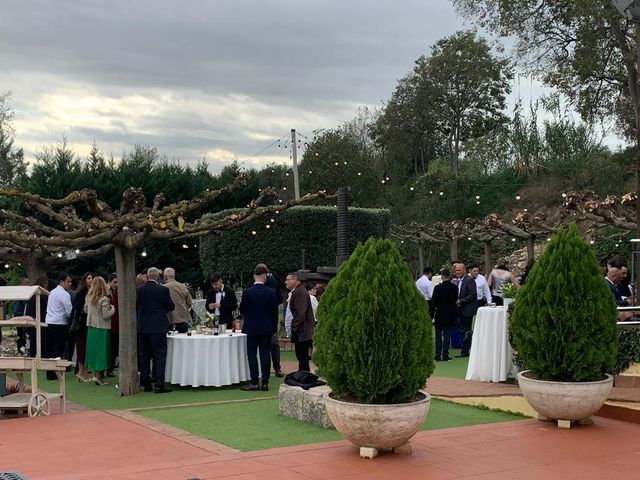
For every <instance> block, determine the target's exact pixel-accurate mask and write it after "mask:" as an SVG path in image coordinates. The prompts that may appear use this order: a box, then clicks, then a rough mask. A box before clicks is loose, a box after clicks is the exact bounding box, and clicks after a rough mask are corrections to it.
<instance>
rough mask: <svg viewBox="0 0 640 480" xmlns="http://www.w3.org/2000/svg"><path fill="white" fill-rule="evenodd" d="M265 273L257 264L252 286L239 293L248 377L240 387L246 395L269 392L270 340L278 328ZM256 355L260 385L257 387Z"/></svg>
mask: <svg viewBox="0 0 640 480" xmlns="http://www.w3.org/2000/svg"><path fill="white" fill-rule="evenodd" d="M268 273H269V270H268V269H267V267H266V266H265V265H264V264H258V265H257V266H256V268H255V270H254V271H253V279H254V283H253V285H252V286H251V287H249V288H247V289H246V290H245V291H244V292H243V293H242V299H241V300H240V313H241V314H242V316H243V317H244V323H243V324H242V333H244V334H246V335H247V360H248V361H249V374H250V375H251V379H250V381H249V383H247V384H246V385H243V386H242V387H240V389H241V390H245V391H254V390H262V391H265V392H267V391H269V376H270V373H271V357H270V355H271V337H273V334H274V332H275V328H276V326H277V324H278V298H277V295H276V292H275V291H274V290H273V288H270V287H268V286H266V285H265V282H266V281H267V274H268ZM258 351H259V352H260V370H261V371H262V382H261V383H258V359H257V358H256V356H257V354H258Z"/></svg>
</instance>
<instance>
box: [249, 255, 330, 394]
mask: <svg viewBox="0 0 640 480" xmlns="http://www.w3.org/2000/svg"><path fill="white" fill-rule="evenodd" d="M253 279H254V282H253V285H252V286H250V287H248V288H247V289H245V290H244V292H243V294H242V299H241V300H240V313H241V315H242V316H243V319H244V323H243V326H242V332H243V333H245V334H247V360H248V362H249V374H250V380H249V383H247V384H245V385H243V386H242V387H241V389H242V390H245V391H255V390H262V391H268V390H269V378H270V372H271V364H270V361H271V353H272V351H273V345H274V342H276V346H277V332H278V308H279V305H280V304H281V303H282V301H281V297H280V295H279V294H278V287H277V281H276V280H275V277H273V275H272V274H271V273H269V269H268V268H267V266H266V265H265V264H263V263H260V264H258V265H257V266H256V268H255V269H254V271H253ZM285 286H286V288H287V290H288V291H289V293H288V295H287V301H286V304H285V311H284V318H285V329H286V331H287V334H288V336H290V337H291V341H292V343H293V344H294V345H295V353H296V359H297V360H298V370H299V371H305V372H308V371H310V369H311V367H310V352H311V348H312V346H313V331H314V328H315V324H316V317H315V312H316V308H317V304H318V298H319V297H320V296H321V295H322V293H323V292H324V285H323V284H318V283H316V284H308V285H303V284H302V282H301V280H300V279H299V277H298V273H297V272H292V273H290V274H288V275H287V277H286V280H285ZM278 352H279V347H278ZM258 356H259V358H260V372H262V375H260V374H259V370H258ZM278 357H279V354H278ZM278 362H279V358H278ZM275 371H276V375H277V376H282V370H281V368H280V366H279V365H278V366H276V367H275Z"/></svg>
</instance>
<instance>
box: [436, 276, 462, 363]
mask: <svg viewBox="0 0 640 480" xmlns="http://www.w3.org/2000/svg"><path fill="white" fill-rule="evenodd" d="M440 276H441V277H442V283H440V284H438V285H436V286H435V287H434V289H433V295H432V296H431V301H430V302H429V313H430V314H431V318H432V319H433V323H434V324H435V330H436V358H435V359H436V361H437V362H439V361H441V360H442V361H445V362H448V361H449V360H451V359H450V358H449V345H450V344H451V329H452V328H453V327H454V326H455V324H456V309H457V305H456V303H457V301H458V287H456V286H455V285H454V284H453V283H451V272H450V271H449V270H447V269H445V270H442V271H441V272H440Z"/></svg>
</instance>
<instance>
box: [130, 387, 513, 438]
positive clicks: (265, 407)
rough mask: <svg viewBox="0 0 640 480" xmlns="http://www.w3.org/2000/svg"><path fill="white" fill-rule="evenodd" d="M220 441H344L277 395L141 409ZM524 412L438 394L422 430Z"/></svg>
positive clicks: (500, 418)
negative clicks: (301, 417)
mask: <svg viewBox="0 0 640 480" xmlns="http://www.w3.org/2000/svg"><path fill="white" fill-rule="evenodd" d="M138 413H140V414H142V415H144V416H146V417H149V418H153V419H155V420H158V421H160V422H163V423H167V424H169V425H172V426H174V427H177V428H180V429H182V430H187V431H189V432H192V433H194V434H196V435H200V436H203V437H206V438H209V439H211V440H213V441H215V442H218V443H222V444H224V445H227V446H229V447H232V448H235V449H238V450H242V451H250V450H260V449H265V448H275V447H285V446H290V445H301V444H307V443H316V442H325V441H330V440H339V439H340V438H341V437H340V435H339V434H338V433H337V432H336V431H335V430H334V429H332V428H331V429H327V428H323V427H320V426H319V425H314V424H310V423H305V422H301V421H298V420H294V419H292V418H289V417H284V416H282V415H280V414H279V413H278V401H277V400H259V401H255V402H243V403H228V404H220V405H207V406H201V407H182V408H167V409H159V410H145V411H140V412H138ZM521 418H522V417H520V416H517V415H512V414H508V413H503V412H495V411H491V410H486V409H480V408H476V407H471V406H467V405H459V404H455V403H452V402H447V401H443V400H438V399H433V400H432V401H431V407H430V410H429V415H428V416H427V420H426V422H425V423H424V424H423V425H422V428H421V429H422V430H433V429H440V428H450V427H459V426H463V425H476V424H483V423H493V422H502V421H508V420H518V419H521Z"/></svg>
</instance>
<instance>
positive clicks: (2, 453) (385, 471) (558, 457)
mask: <svg viewBox="0 0 640 480" xmlns="http://www.w3.org/2000/svg"><path fill="white" fill-rule="evenodd" d="M273 433H274V435H277V432H273ZM639 436H640V425H637V424H633V423H626V422H620V421H616V420H609V419H605V418H596V419H595V423H594V424H593V425H589V426H577V427H575V428H572V429H571V430H559V429H557V428H556V427H555V426H553V425H552V424H546V423H538V422H537V421H535V420H521V421H514V422H505V423H497V424H489V425H479V426H473V427H462V428H452V429H446V430H432V431H426V432H419V433H418V434H417V435H416V437H414V439H413V440H412V444H413V450H414V451H413V454H412V455H411V456H404V455H393V454H391V453H383V454H382V455H381V456H379V457H378V458H376V459H374V460H367V459H361V458H360V457H359V456H358V452H357V450H356V449H355V448H353V447H352V446H350V444H348V443H347V442H345V441H339V442H329V443H321V444H314V445H304V446H298V447H288V448H279V449H272V450H260V451H255V452H248V453H242V452H238V451H236V450H233V449H230V448H228V447H224V446H222V445H218V444H216V443H214V442H210V441H208V440H204V439H202V438H199V437H195V436H193V435H191V434H189V433H186V432H182V431H180V430H177V429H174V428H172V427H167V426H165V425H162V424H157V423H155V422H154V421H153V420H149V419H147V418H144V417H139V416H137V415H135V414H132V413H130V412H112V413H107V412H100V411H84V412H75V413H69V414H67V415H52V416H50V417H39V418H16V419H9V420H3V421H1V422H0V471H6V470H16V471H19V472H21V473H22V474H24V475H25V476H26V477H27V478H29V479H32V480H35V479H48V480H72V479H73V480H91V479H121V480H134V479H135V480H142V479H147V478H148V479H161V480H165V479H166V480H172V479H180V480H186V479H192V478H199V479H202V480H204V479H215V478H227V479H243V480H249V479H253V478H255V479H261V480H268V479H279V480H280V479H284V480H287V479H350V480H356V479H386V478H406V479H414V478H415V479H423V478H424V479H431V478H433V479H456V478H466V479H502V478H509V479H512V478H518V479H529V478H531V479H554V478H562V479H572V478H576V479H577V478H580V479H590V478H593V479H596V478H597V479H600V478H603V477H606V478H608V479H617V478H625V479H627V478H634V477H635V475H637V473H633V472H634V471H637V468H638V464H639V462H640V446H639V445H638V442H637V439H638V438H639ZM27 452H29V453H27Z"/></svg>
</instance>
